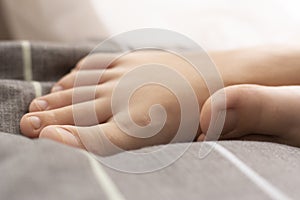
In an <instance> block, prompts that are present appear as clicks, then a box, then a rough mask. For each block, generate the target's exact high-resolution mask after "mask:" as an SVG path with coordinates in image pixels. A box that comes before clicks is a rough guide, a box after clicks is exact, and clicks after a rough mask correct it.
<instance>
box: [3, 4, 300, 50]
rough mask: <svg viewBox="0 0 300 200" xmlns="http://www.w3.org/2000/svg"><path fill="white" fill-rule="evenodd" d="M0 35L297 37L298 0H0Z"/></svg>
mask: <svg viewBox="0 0 300 200" xmlns="http://www.w3.org/2000/svg"><path fill="white" fill-rule="evenodd" d="M0 6H1V7H0V39H1V40H32V41H51V42H59V43H70V44H75V43H76V44H78V43H95V44H96V43H99V42H101V41H102V40H103V39H105V38H107V37H110V36H113V35H115V34H118V33H122V32H124V31H129V30H133V29H137V28H146V27H147V28H149V27H154V28H164V29H170V30H173V31H177V32H179V33H182V34H185V35H186V36H188V37H190V38H191V39H193V40H195V41H196V42H198V43H199V44H200V45H202V46H203V47H204V48H206V49H209V50H210V49H232V48H238V47H248V46H256V45H262V44H295V43H299V40H300V38H299V37H300V12H299V8H300V2H299V1H298V0H252V1H246V0H244V1H240V0H185V1H182V0H163V1H162V0H151V1H149V0H128V1H119V0H76V1H74V0H0Z"/></svg>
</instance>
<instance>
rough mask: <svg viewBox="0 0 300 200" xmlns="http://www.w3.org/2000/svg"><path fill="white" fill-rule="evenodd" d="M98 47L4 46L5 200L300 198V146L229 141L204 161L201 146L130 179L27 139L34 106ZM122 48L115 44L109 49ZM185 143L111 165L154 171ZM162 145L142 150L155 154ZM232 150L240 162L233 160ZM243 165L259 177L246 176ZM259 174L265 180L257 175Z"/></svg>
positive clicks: (0, 72)
mask: <svg viewBox="0 0 300 200" xmlns="http://www.w3.org/2000/svg"><path fill="white" fill-rule="evenodd" d="M91 48H92V47H88V46H77V47H76V46H65V45H57V44H45V43H32V44H30V43H28V42H27V43H26V42H2V43H0V172H1V173H0V199H8V200H18V199H23V200H35V199H37V200H39V199H50V200H52V199H53V200H65V199H75V200H76V199H78V200H79V199H84V200H86V199H88V200H89V199H91V200H93V199H109V200H111V199H120V200H124V199H127V200H135V199H137V200H139V199H145V200H150V199H166V200H167V199H172V200H177V199H178V200H181V199H189V200H193V199H197V200H198V199H205V200H206V199H228V200H231V199H249V200H252V199H257V200H260V199H261V200H263V199H299V196H300V190H299V189H298V186H299V184H300V178H299V171H300V151H299V148H295V147H289V146H285V145H280V144H273V143H261V142H246V141H227V142H219V143H218V144H219V147H220V146H221V147H222V148H223V149H222V148H221V150H220V149H219V150H218V149H214V150H213V151H212V152H211V153H210V154H209V155H208V156H207V157H206V158H204V159H199V156H198V155H199V149H200V144H201V143H194V144H192V146H191V147H190V148H189V149H188V150H187V151H186V152H185V153H184V154H183V156H181V157H180V158H179V159H178V160H177V161H176V162H174V163H173V164H171V165H170V166H168V167H165V168H163V169H161V170H159V171H156V172H152V173H144V174H130V173H124V172H120V171H118V170H115V169H112V168H109V167H107V166H106V165H103V164H102V163H101V162H98V161H97V160H96V159H94V157H91V155H90V154H87V153H85V152H84V151H82V150H78V149H73V148H70V147H67V146H65V145H62V144H58V143H55V142H53V141H50V140H30V139H28V138H25V137H23V136H21V135H20V129H19V120H20V118H21V117H22V115H23V114H25V113H26V112H27V110H28V105H29V103H30V102H31V100H32V99H33V98H35V97H36V96H38V95H41V94H46V93H48V92H49V90H50V88H51V86H52V84H53V82H54V81H56V80H57V79H59V78H60V77H61V76H62V75H64V74H65V73H67V72H68V71H69V70H70V69H72V68H73V67H74V65H75V64H76V63H77V62H78V61H79V60H80V59H81V58H82V57H84V56H85V55H87V54H88V53H89V52H90V49H91ZM115 50H116V46H114V45H112V46H111V47H110V48H108V49H107V51H109V52H112V51H115ZM28 52H30V54H28ZM29 61H30V62H29ZM28 70H29V72H31V76H28ZM28 78H30V80H28ZM25 80H26V81H25ZM182 145H184V144H172V145H170V149H171V151H170V153H169V154H164V155H161V156H159V157H157V156H153V157H149V158H148V159H146V160H145V159H144V160H138V161H139V162H138V164H137V163H136V162H129V160H130V159H129V157H128V154H125V153H121V154H118V155H114V156H111V157H107V158H105V159H104V160H105V161H107V162H111V163H118V164H119V166H120V167H121V168H122V167H127V168H134V167H136V166H138V167H145V166H151V165H153V164H154V163H160V162H162V161H164V160H168V159H170V158H171V157H172V156H174V154H175V153H176V152H177V150H178V149H179V148H181V147H182ZM160 147H161V146H155V147H149V148H145V149H141V150H138V151H135V152H136V153H143V152H144V153H147V152H150V151H155V150H157V149H158V148H160ZM226 150H227V151H230V152H231V153H232V154H233V155H234V156H235V159H238V160H239V162H236V161H234V159H233V158H232V156H231V157H230V156H226V155H228V153H227V154H226ZM224 152H225V153H224ZM241 163H244V165H246V166H248V167H249V168H250V169H251V170H252V171H254V172H255V173H256V175H255V173H254V174H253V172H252V174H251V173H250V172H251V170H250V172H249V169H248V171H247V170H246V171H245V169H244V168H245V167H244V168H243V164H241ZM243 170H244V171H243ZM259 176H260V177H261V178H260V179H259V181H257V179H255V177H256V178H257V177H259ZM262 180H263V181H262ZM270 188H271V189H270ZM280 195H281V196H280ZM276 197H278V198H276ZM282 197H283V198H282Z"/></svg>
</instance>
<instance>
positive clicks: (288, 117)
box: [198, 85, 300, 147]
mask: <svg viewBox="0 0 300 200" xmlns="http://www.w3.org/2000/svg"><path fill="white" fill-rule="evenodd" d="M225 93H226V104H227V108H224V107H222V106H219V107H218V109H217V112H219V113H221V112H224V110H226V120H225V126H224V128H223V131H222V134H221V139H246V140H262V141H273V142H278V143H284V144H289V145H293V146H297V147H300V101H299V99H300V86H281V87H267V86H258V85H236V86H230V87H227V88H225ZM215 95H218V94H217V93H216V94H215ZM210 104H211V101H210V99H208V100H207V101H206V103H205V104H204V106H203V110H202V112H201V118H200V121H201V122H200V123H201V128H202V131H203V132H204V134H205V135H207V134H209V133H208V125H209V122H210V118H211V117H210V116H211V114H212V113H211V112H212V111H211V105H210ZM217 106H218V105H217ZM210 131H211V132H214V130H213V129H211V130H210ZM203 139H204V137H203V135H202V136H201V137H199V138H198V140H200V141H202V140H203Z"/></svg>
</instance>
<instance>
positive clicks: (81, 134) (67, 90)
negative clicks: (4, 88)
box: [21, 52, 209, 155]
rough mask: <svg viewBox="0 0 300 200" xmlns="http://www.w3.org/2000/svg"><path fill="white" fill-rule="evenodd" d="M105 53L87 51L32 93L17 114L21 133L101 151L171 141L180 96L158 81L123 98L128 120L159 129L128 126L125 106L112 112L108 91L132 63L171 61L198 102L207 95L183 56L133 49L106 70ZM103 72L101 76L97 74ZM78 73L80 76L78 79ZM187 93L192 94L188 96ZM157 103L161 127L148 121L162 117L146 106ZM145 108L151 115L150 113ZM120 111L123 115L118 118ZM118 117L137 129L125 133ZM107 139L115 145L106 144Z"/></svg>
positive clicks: (179, 87)
mask: <svg viewBox="0 0 300 200" xmlns="http://www.w3.org/2000/svg"><path fill="white" fill-rule="evenodd" d="M105 58H107V56H103V55H101V54H99V55H93V56H90V57H87V58H86V59H84V60H83V61H81V62H80V63H79V64H78V66H77V67H76V68H75V70H73V71H72V72H71V73H70V74H68V75H66V76H65V77H63V78H62V79H61V80H60V81H58V82H57V83H56V84H55V86H54V87H53V90H52V93H51V94H48V95H46V96H43V97H40V98H38V99H35V100H34V101H33V102H32V103H31V105H30V108H29V110H30V113H28V114H26V115H25V116H24V117H23V118H22V120H21V131H22V133H23V134H24V135H26V136H28V137H33V138H34V137H40V138H49V139H53V140H55V141H58V142H61V143H64V144H67V145H70V146H74V147H78V148H83V149H87V150H89V151H92V152H94V153H97V154H101V155H109V154H113V153H116V152H118V151H120V150H129V149H130V150H131V149H137V148H141V147H144V146H151V145H157V144H165V143H169V142H170V141H171V140H172V139H173V137H174V135H175V134H176V132H177V129H178V127H179V124H180V123H179V122H180V120H181V119H180V113H181V110H180V105H179V101H178V99H177V98H176V96H175V95H174V94H173V93H172V92H171V91H170V90H168V89H166V88H165V87H163V86H161V85H159V84H148V85H145V86H143V87H140V88H137V90H136V91H135V93H134V94H133V95H132V96H131V98H130V101H129V99H124V100H123V102H125V103H126V102H127V101H128V104H129V110H130V116H131V117H132V120H133V121H134V122H135V123H136V124H137V125H138V126H139V127H145V126H151V127H152V129H155V130H158V133H157V134H155V135H147V134H146V132H147V131H138V130H139V127H137V128H136V127H132V124H131V122H130V120H129V119H128V117H126V111H127V110H126V108H116V109H115V112H113V111H114V110H113V109H112V106H111V103H112V102H111V101H112V94H113V92H114V90H115V89H116V86H118V83H119V81H120V80H121V79H122V78H123V76H124V75H126V74H127V73H129V72H132V70H133V69H135V68H136V66H140V65H144V64H148V63H159V64H163V65H166V66H169V67H171V69H172V70H173V71H175V72H177V73H178V74H181V75H182V76H183V77H185V78H186V80H188V82H189V84H190V85H191V86H192V88H193V89H194V91H197V93H196V98H195V99H196V103H197V104H199V107H200V106H201V105H202V104H203V102H204V101H205V100H206V99H207V98H208V96H209V94H208V91H207V88H206V85H205V83H204V81H203V80H202V78H201V76H198V75H197V72H196V71H195V69H194V68H193V67H192V66H191V65H190V64H189V63H188V62H187V61H185V60H183V59H181V58H179V57H178V56H175V55H173V54H171V53H166V52H150V53H149V52H135V53H131V54H129V55H126V56H124V57H122V58H120V59H118V60H116V61H115V62H113V63H112V64H110V65H109V67H108V69H107V70H105V71H104V70H103V69H101V67H103V66H104V64H105V61H106V60H105ZM101 74H102V77H101V80H98V78H99V76H100V75H101ZM158 75H159V76H162V75H163V73H162V70H156V71H155V73H154V74H153V73H152V74H151V72H150V73H146V74H145V73H144V74H141V76H140V77H139V76H136V77H135V78H134V80H139V79H147V78H148V77H153V78H155V77H159V76H158ZM169 76H170V75H169ZM165 78H168V77H163V76H162V77H161V79H165ZM79 79H80V80H81V81H79V83H78V80H79ZM95 81H96V82H95ZM171 82H172V83H174V84H175V85H177V86H176V87H177V91H179V95H185V94H186V88H184V87H183V86H184V84H179V83H180V80H178V79H176V81H174V80H173V81H171ZM177 82H178V83H177ZM95 83H96V84H95ZM120 85H121V84H120ZM121 87H123V90H124V91H127V90H128V87H131V83H130V82H126V83H125V84H124V85H121ZM175 89H176V88H175ZM76 94H78V95H77V96H76V97H77V98H76V99H74V95H76ZM189 99H192V98H191V96H189ZM123 102H120V104H122V103H123ZM157 104H158V105H161V106H163V107H164V109H165V112H166V114H167V119H166V122H165V124H164V125H163V126H162V127H160V126H161V124H160V123H157V122H156V123H152V118H153V119H156V120H158V121H161V122H163V120H164V119H162V117H161V116H162V115H161V114H157V112H158V111H157V109H156V108H153V109H152V110H151V109H150V108H151V106H152V105H157ZM117 107H118V106H117ZM149 112H150V115H153V116H149ZM124 113H125V114H124ZM95 115H96V116H95ZM123 115H125V117H123V118H122V116H123ZM155 115H156V116H155ZM93 116H95V118H96V120H95V118H93ZM198 116H199V115H198ZM198 116H195V119H194V120H190V121H191V123H193V122H195V121H196V123H197V127H196V131H197V129H198V128H199V124H198V123H199V117H198ZM116 117H117V118H118V117H119V119H120V117H121V122H122V123H123V126H125V129H128V130H129V132H132V133H133V134H135V135H128V133H125V131H124V129H121V128H120V127H119V126H118V125H119V124H117V121H116ZM78 118H80V120H79V119H78ZM76 122H77V123H76ZM154 122H155V120H154ZM151 127H150V128H151ZM160 128H161V129H160ZM142 130H144V129H142ZM145 134H146V135H145ZM195 138H196V135H194V137H193V138H186V141H190V140H194V139H195ZM110 142H111V143H113V144H114V145H115V146H116V147H117V148H110V147H108V146H110V145H109V143H110Z"/></svg>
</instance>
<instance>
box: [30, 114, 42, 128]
mask: <svg viewBox="0 0 300 200" xmlns="http://www.w3.org/2000/svg"><path fill="white" fill-rule="evenodd" d="M28 120H29V121H30V123H31V125H32V127H33V128H34V129H39V128H40V127H41V120H40V118H38V117H35V116H32V117H29V118H28Z"/></svg>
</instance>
